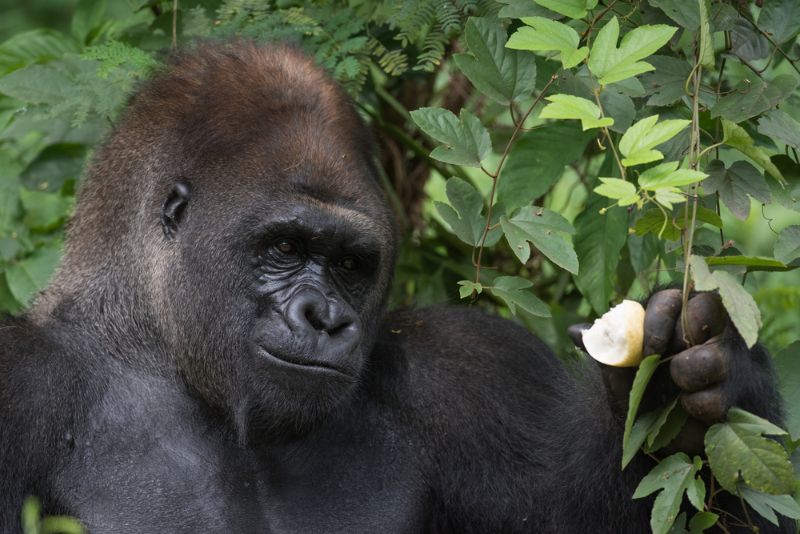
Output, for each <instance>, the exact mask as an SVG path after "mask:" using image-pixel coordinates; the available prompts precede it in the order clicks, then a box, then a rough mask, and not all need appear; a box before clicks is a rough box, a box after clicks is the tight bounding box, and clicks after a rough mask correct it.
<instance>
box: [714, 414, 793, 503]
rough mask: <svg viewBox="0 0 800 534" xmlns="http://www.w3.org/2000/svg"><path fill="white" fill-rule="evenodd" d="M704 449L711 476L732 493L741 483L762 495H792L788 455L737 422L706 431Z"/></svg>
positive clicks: (791, 474)
mask: <svg viewBox="0 0 800 534" xmlns="http://www.w3.org/2000/svg"><path fill="white" fill-rule="evenodd" d="M705 449H706V455H707V456H708V462H709V464H710V465H711V471H712V472H713V473H714V477H715V478H716V479H717V480H718V481H719V483H720V485H721V486H722V487H723V488H725V489H726V490H728V491H729V492H731V493H734V494H735V493H736V488H737V485H738V484H739V481H740V480H741V481H743V482H744V483H745V484H746V485H747V486H749V487H750V488H752V489H754V490H756V491H761V492H763V493H769V494H772V495H779V494H782V493H793V492H794V489H795V483H794V471H793V469H792V464H791V463H790V462H789V455H788V454H787V453H786V450H785V449H784V448H783V447H781V446H780V445H779V444H778V443H777V442H776V441H774V440H771V439H767V438H764V437H762V436H761V435H760V434H759V433H757V432H753V431H751V430H749V429H746V428H743V427H741V426H740V425H738V424H736V423H717V424H715V425H713V426H712V427H711V428H709V429H708V431H707V432H706V437H705Z"/></svg>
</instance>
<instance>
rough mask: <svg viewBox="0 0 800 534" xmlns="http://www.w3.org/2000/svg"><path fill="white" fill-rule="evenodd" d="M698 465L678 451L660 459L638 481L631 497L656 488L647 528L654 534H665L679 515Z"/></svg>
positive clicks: (643, 494)
mask: <svg viewBox="0 0 800 534" xmlns="http://www.w3.org/2000/svg"><path fill="white" fill-rule="evenodd" d="M697 471H698V469H697V466H696V465H695V464H694V463H693V462H691V461H689V457H688V456H686V455H685V454H684V453H682V452H679V453H677V454H673V455H672V456H668V457H666V458H664V459H663V460H661V461H660V462H659V463H658V465H656V466H655V467H654V468H653V469H652V470H651V471H650V472H649V473H648V474H647V475H646V476H645V477H644V478H643V479H642V481H641V482H640V483H639V485H638V486H637V488H636V491H635V492H634V493H633V498H634V499H640V498H642V497H646V496H648V495H650V494H651V493H653V492H656V491H659V490H661V491H660V492H659V494H658V495H657V496H656V500H655V502H654V503H653V511H652V514H651V516H650V528H651V529H652V530H653V534H666V532H667V531H669V529H670V527H671V526H672V523H673V522H674V521H675V519H676V518H677V517H678V512H679V511H680V507H681V502H683V494H684V492H685V491H686V489H687V487H688V486H689V484H690V483H692V480H694V476H695V474H696V473H697Z"/></svg>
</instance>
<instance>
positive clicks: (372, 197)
mask: <svg viewBox="0 0 800 534" xmlns="http://www.w3.org/2000/svg"><path fill="white" fill-rule="evenodd" d="M169 63H170V64H169V65H168V68H167V69H164V70H163V71H162V72H161V73H160V74H157V75H156V76H155V77H154V78H153V79H152V80H151V81H150V82H148V83H147V84H145V85H144V86H143V87H142V88H141V89H140V90H139V91H138V92H137V94H136V95H135V96H134V98H133V99H132V102H131V105H130V106H129V107H128V110H127V111H126V113H125V115H124V116H123V118H122V120H121V121H120V123H119V126H118V127H117V129H116V131H115V133H114V134H113V135H112V137H111V139H110V140H109V142H108V143H107V144H106V145H105V146H104V147H103V148H102V149H100V150H99V152H98V154H97V156H96V158H95V161H94V163H93V165H92V166H91V168H90V170H89V171H88V174H87V176H86V178H85V181H84V183H83V185H82V188H81V191H80V194H79V204H78V208H77V210H76V214H75V217H74V219H73V222H72V223H71V228H70V237H71V238H70V239H69V240H68V245H67V250H66V255H65V260H64V267H63V268H62V269H61V271H60V273H59V275H57V278H56V281H55V283H54V284H53V286H52V287H51V289H50V290H49V292H48V294H47V295H45V296H44V297H43V302H42V304H43V305H42V306H40V311H44V313H47V311H46V310H47V308H48V306H47V302H52V303H55V302H61V303H63V302H65V301H67V302H70V303H71V306H72V309H71V311H72V312H74V314H75V316H83V317H102V320H101V321H97V320H95V321H93V324H91V325H87V326H88V332H87V333H88V335H92V336H96V337H98V338H101V337H102V338H105V339H107V340H108V344H107V345H108V347H109V349H108V350H109V356H110V357H114V356H115V355H121V354H125V355H126V356H125V360H126V362H125V363H126V364H127V363H130V364H136V363H137V362H135V361H134V362H130V359H131V357H130V352H131V348H132V347H136V352H137V353H139V358H141V359H142V360H147V368H152V367H153V366H154V365H155V366H157V367H158V368H159V369H161V370H162V371H163V372H165V373H172V372H177V373H179V375H180V376H181V377H183V379H184V380H185V382H186V383H187V384H188V387H189V388H190V390H191V391H193V392H194V393H195V394H196V395H197V396H199V397H201V398H202V399H203V400H204V401H205V402H206V403H207V405H208V406H209V407H212V408H215V409H216V410H219V411H220V412H221V413H223V414H224V415H225V416H226V417H229V418H230V419H231V420H232V421H233V422H234V423H235V425H236V428H237V429H238V431H239V432H240V439H244V434H246V433H247V431H248V429H250V430H252V429H253V428H257V429H258V430H260V431H265V432H267V433H269V432H273V433H274V432H276V431H280V432H281V433H284V432H286V431H302V430H303V429H305V428H306V427H307V425H308V424H309V423H313V422H314V421H315V420H319V418H320V417H321V416H323V415H325V414H326V413H329V412H330V411H331V410H332V409H333V408H334V407H335V406H336V404H337V403H338V402H339V401H341V400H342V399H343V398H344V397H345V396H346V395H347V394H348V393H349V392H351V391H352V390H353V388H354V385H355V384H356V382H357V380H358V378H359V375H360V373H361V372H362V370H363V368H364V366H365V363H366V359H367V357H368V355H369V352H370V350H371V345H372V342H373V340H374V337H375V330H376V326H377V324H378V322H379V321H380V318H381V316H382V312H383V307H384V301H385V296H386V292H387V287H388V284H389V281H390V273H391V271H392V264H393V260H394V248H395V241H394V239H395V238H394V228H393V223H392V216H391V213H390V211H389V209H388V206H387V204H386V201H385V198H384V196H383V192H382V191H381V189H380V187H379V184H378V181H377V179H376V177H375V168H374V166H373V162H372V158H371V156H372V154H371V146H372V143H371V139H370V136H369V133H368V131H367V130H366V128H365V126H364V125H363V124H362V122H361V120H360V118H359V117H358V115H357V113H356V112H355V111H354V109H353V107H352V105H351V103H350V102H349V99H348V98H347V96H346V95H345V94H344V93H343V92H342V91H341V89H339V88H338V87H337V86H336V85H335V84H334V83H333V82H332V81H331V80H330V79H329V78H328V77H327V76H326V75H325V74H324V73H323V72H322V71H321V70H320V69H318V68H317V67H315V66H314V65H313V64H312V63H311V62H310V60H309V59H308V58H307V57H306V56H304V55H303V54H301V53H300V52H298V51H296V50H294V49H291V48H287V47H269V48H264V47H260V46H257V45H255V44H252V43H248V42H238V43H233V44H227V45H219V44H216V45H209V44H206V45H202V44H201V45H198V46H196V47H195V48H193V49H192V50H190V51H188V52H182V53H178V54H177V55H174V56H173V57H172V58H171V59H170V60H169ZM87 280H90V281H91V282H90V283H88V284H87V282H86V281H87ZM64 297H67V298H66V299H65V298H64ZM54 305H55V304H53V305H51V306H50V307H52V306H54ZM61 306H63V304H61ZM98 323H102V324H98ZM142 347H146V349H144V350H143V349H142ZM120 357H121V356H120Z"/></svg>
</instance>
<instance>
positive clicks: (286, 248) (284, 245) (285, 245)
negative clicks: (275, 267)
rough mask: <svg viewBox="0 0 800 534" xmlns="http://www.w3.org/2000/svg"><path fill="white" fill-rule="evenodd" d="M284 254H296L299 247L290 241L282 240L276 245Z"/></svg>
mask: <svg viewBox="0 0 800 534" xmlns="http://www.w3.org/2000/svg"><path fill="white" fill-rule="evenodd" d="M275 248H277V249H278V250H279V251H280V252H281V253H282V254H296V253H297V248H296V247H295V246H294V245H293V244H292V243H289V242H288V241H281V242H280V243H278V244H277V245H276V247H275Z"/></svg>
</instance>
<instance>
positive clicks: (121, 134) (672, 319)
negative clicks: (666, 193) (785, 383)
mask: <svg viewBox="0 0 800 534" xmlns="http://www.w3.org/2000/svg"><path fill="white" fill-rule="evenodd" d="M372 146H373V145H372V141H371V138H370V134H369V132H368V130H367V128H366V127H365V126H364V125H363V124H362V122H361V120H360V118H359V117H358V115H357V113H356V112H355V111H354V109H353V106H352V105H351V103H350V101H349V100H348V98H347V97H346V96H345V94H344V93H343V91H342V90H340V89H339V88H338V87H337V86H336V85H335V83H334V82H332V81H331V80H330V79H329V78H328V77H327V76H326V75H325V74H324V73H323V72H322V71H321V70H320V69H318V68H317V67H315V66H314V65H313V63H312V62H311V61H310V60H309V59H308V58H307V57H305V56H304V55H303V54H301V53H300V52H298V51H296V50H294V49H292V48H287V47H282V46H270V47H262V46H259V45H256V44H253V43H250V42H233V43H217V44H213V43H205V44H199V45H196V46H195V47H193V48H191V49H190V50H189V51H184V52H179V53H176V54H174V55H173V56H172V57H171V59H170V60H169V61H168V65H167V66H166V68H164V69H163V70H162V71H161V72H160V73H158V74H157V75H156V76H155V77H154V78H153V79H152V80H151V81H149V82H148V83H146V84H144V86H143V87H141V88H140V90H139V91H138V92H137V94H136V95H135V96H134V97H133V99H132V101H131V103H130V105H129V107H128V109H127V111H126V112H125V113H124V115H123V117H122V119H121V120H120V122H119V124H118V126H117V127H116V129H115V131H114V133H113V134H112V135H111V137H110V139H109V140H108V141H107V142H106V144H105V145H104V146H103V147H102V148H101V149H100V150H99V151H98V152H97V154H96V156H95V158H94V163H93V164H92V165H91V167H90V168H89V170H88V172H87V175H86V177H85V180H84V181H83V183H82V186H81V190H80V193H79V202H78V206H77V209H76V212H75V215H74V218H73V220H72V222H71V224H70V227H69V238H68V240H67V245H66V252H65V257H64V260H63V264H62V266H61V268H60V269H59V271H58V273H57V274H56V276H55V278H54V280H53V282H52V284H51V285H50V287H49V288H48V289H47V290H46V291H45V292H44V293H43V294H42V295H41V296H40V297H39V298H38V300H37V302H36V304H35V306H34V307H33V308H32V309H31V310H30V311H29V312H28V313H27V314H25V315H24V316H23V317H20V318H17V319H13V320H10V321H9V322H6V323H5V324H3V325H2V327H0V429H2V434H0V531H1V532H2V533H3V534H5V533H10V532H18V529H19V528H20V527H19V522H18V517H19V510H20V507H21V504H22V502H23V499H24V498H25V496H26V495H36V496H38V497H40V499H41V500H42V502H43V506H44V509H45V511H46V512H48V513H56V514H69V515H73V516H75V517H77V518H79V519H80V520H81V521H82V522H83V523H84V524H85V525H86V527H87V529H88V530H89V532H92V533H95V534H97V533H99V534H111V533H125V534H130V533H198V532H203V533H256V532H264V533H283V532H296V533H304V534H305V533H315V532H318V533H376V532H385V533H389V532H391V533H422V532H438V533H471V532H474V533H513V532H537V533H553V532H565V533H588V532H610V533H612V532H613V533H622V532H645V531H647V529H648V521H649V510H650V506H651V504H652V501H648V500H641V501H638V500H637V501H634V500H632V499H631V495H632V493H633V489H634V488H635V486H636V484H637V483H638V481H639V480H640V479H641V477H642V476H643V473H645V472H646V471H647V470H649V468H650V467H651V466H652V463H651V460H650V459H649V458H646V457H644V456H643V457H641V458H637V459H636V460H635V461H634V463H633V464H632V465H631V466H629V468H628V469H626V470H625V471H624V472H622V471H620V467H619V466H620V441H621V426H622V417H621V413H623V411H624V407H623V408H622V409H620V402H619V401H620V398H622V399H624V398H625V395H626V394H627V393H626V392H625V391H623V392H622V395H620V391H619V389H620V386H619V384H620V383H622V384H624V380H621V381H620V380H616V379H614V375H613V372H615V371H614V370H606V371H608V372H607V373H604V372H603V371H602V370H600V369H598V368H597V366H595V365H594V364H593V363H592V364H591V365H590V364H586V365H585V366H584V367H582V368H581V369H580V370H579V371H580V372H579V373H577V375H579V376H581V378H580V379H579V380H578V379H576V378H574V377H575V375H576V373H568V372H567V370H566V369H565V368H564V366H563V365H562V364H561V362H560V361H559V360H558V359H557V358H556V357H555V356H554V355H553V354H552V353H551V352H550V351H549V350H548V348H547V347H545V346H543V344H542V343H541V342H540V341H538V340H537V339H535V338H533V337H532V336H531V335H530V334H529V333H527V332H526V331H524V330H523V329H522V328H521V327H519V326H516V325H515V324H512V323H511V322H508V321H505V320H502V319H498V318H493V317H489V316H486V315H484V314H482V313H480V312H477V311H474V310H468V309H460V308H445V307H441V308H433V309H427V310H420V311H401V312H396V313H392V314H388V315H387V314H385V312H384V308H385V302H386V294H387V288H388V286H389V283H390V279H391V272H392V269H393V263H394V256H395V239H396V238H395V236H394V231H395V230H394V226H393V222H392V214H391V213H390V210H389V208H388V205H387V202H386V200H385V198H384V194H383V192H382V190H381V189H380V187H379V183H378V180H377V179H376V178H375V175H376V172H375V168H374V167H373V160H372ZM715 303H716V300H715V299H714V297H712V296H710V295H708V294H700V295H698V296H696V297H695V298H694V299H693V300H692V301H691V302H690V310H689V312H690V314H694V315H695V316H696V317H695V318H697V319H698V321H693V323H697V324H699V323H701V322H704V324H705V323H708V324H712V323H713V324H716V325H718V326H717V327H715V328H714V329H712V330H714V331H703V332H700V331H698V332H696V333H694V334H693V338H694V339H695V340H700V341H701V342H703V343H701V344H699V345H695V346H694V347H691V348H688V349H687V348H686V347H681V346H679V345H680V344H679V343H678V342H677V338H678V337H680V338H682V336H678V334H673V332H674V331H675V324H676V318H677V317H678V310H679V308H680V299H679V294H678V292H677V290H666V291H663V292H659V293H657V294H656V295H655V296H654V297H652V298H651V299H650V303H649V304H648V312H647V317H646V330H647V332H646V341H645V343H646V345H648V352H662V353H665V354H666V353H670V348H669V347H673V348H672V353H675V352H679V354H678V356H677V357H676V358H675V359H674V361H673V363H672V366H671V369H669V370H668V371H667V375H666V376H665V377H664V379H665V381H666V382H668V383H669V384H668V385H669V386H670V387H675V388H679V389H680V390H682V401H683V404H684V406H685V407H686V409H687V410H688V411H689V413H690V414H692V415H693V416H695V418H696V419H695V424H697V425H701V422H700V421H705V422H706V423H708V422H710V421H713V420H714V419H717V418H719V417H722V416H723V415H724V413H725V411H726V410H727V408H728V407H729V406H730V405H732V404H737V405H739V406H742V407H743V408H745V409H747V410H750V411H753V412H755V413H758V414H760V415H762V416H764V417H768V418H771V419H772V420H779V419H780V413H779V410H780V407H779V398H778V396H777V393H776V390H775V388H774V386H773V381H772V375H771V372H770V366H769V356H768V355H767V354H766V353H765V352H763V350H761V349H758V348H757V349H754V350H752V351H748V350H747V349H746V347H745V346H744V345H743V343H742V342H741V339H740V338H738V336H737V335H736V334H735V332H733V331H732V330H731V328H729V327H725V323H726V320H725V317H724V314H723V312H722V311H721V310H720V309H719V307H718V306H716V305H715ZM712 336H713V337H712ZM709 338H710V339H709ZM675 347H677V348H675ZM681 351H682V352H681ZM670 374H671V377H670V376H669V375H670ZM609 377H611V379H609ZM622 389H623V390H624V387H623V388H622ZM621 404H623V405H624V402H622V403H621ZM731 506H734V504H732V505H731ZM735 506H737V507H738V506H739V503H738V501H737V502H736V503H735ZM738 511H740V510H739V509H738V508H737V512H738ZM770 528H774V527H770V525H765V526H764V527H763V529H762V532H766V531H769V529H770Z"/></svg>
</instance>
